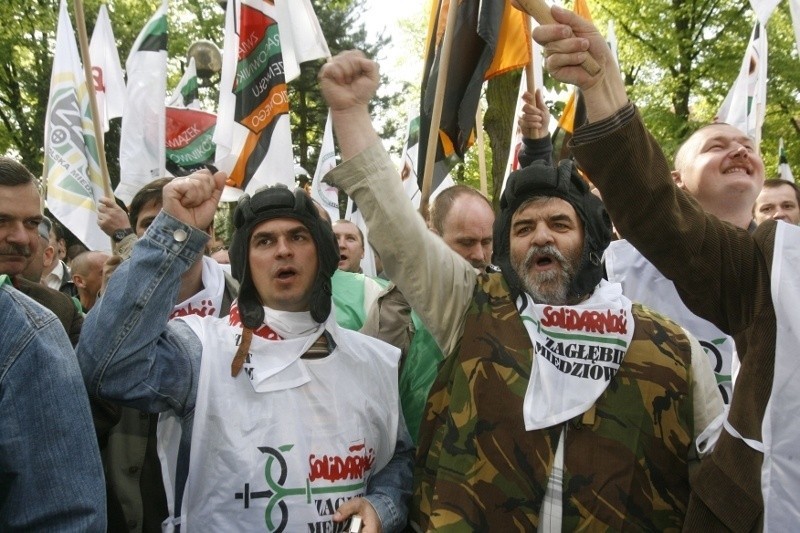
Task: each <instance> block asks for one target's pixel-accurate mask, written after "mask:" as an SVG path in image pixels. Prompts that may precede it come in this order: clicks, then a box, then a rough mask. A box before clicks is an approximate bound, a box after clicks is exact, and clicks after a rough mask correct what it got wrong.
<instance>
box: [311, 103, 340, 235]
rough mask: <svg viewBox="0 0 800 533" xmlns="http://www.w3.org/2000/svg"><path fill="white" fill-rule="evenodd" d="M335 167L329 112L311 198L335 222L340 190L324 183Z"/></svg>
mask: <svg viewBox="0 0 800 533" xmlns="http://www.w3.org/2000/svg"><path fill="white" fill-rule="evenodd" d="M335 166H336V152H335V150H334V145H333V127H332V125H331V112H330V111H328V119H327V120H326V121H325V133H323V135H322V146H321V147H320V149H319V159H317V170H316V171H315V172H314V180H313V181H312V182H311V198H313V199H314V200H316V201H317V203H319V205H321V206H322V207H324V208H325V211H327V212H328V214H329V215H330V217H331V221H333V222H336V220H338V219H339V189H337V188H336V187H334V186H332V185H328V184H327V183H323V181H322V178H324V177H325V174H327V173H328V172H329V171H330V170H331V169H332V168H334V167H335Z"/></svg>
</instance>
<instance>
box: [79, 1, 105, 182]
mask: <svg viewBox="0 0 800 533" xmlns="http://www.w3.org/2000/svg"><path fill="white" fill-rule="evenodd" d="M73 2H74V5H75V25H76V26H77V27H78V44H79V45H80V48H81V57H82V58H83V73H84V77H85V78H86V89H87V90H88V91H89V102H90V105H91V107H92V127H93V128H94V136H95V139H97V158H98V159H99V160H100V161H99V163H100V175H101V176H102V177H103V192H104V193H105V195H106V196H108V197H109V198H114V191H113V190H112V189H111V179H110V178H109V175H108V164H107V163H106V147H105V143H104V141H103V131H102V129H101V128H100V121H99V120H97V117H99V116H100V114H99V112H98V108H97V96H96V95H95V90H94V77H93V76H92V60H91V57H90V56H89V36H88V34H87V33H86V17H84V15H83V0H73Z"/></svg>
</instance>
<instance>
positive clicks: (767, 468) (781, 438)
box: [761, 222, 800, 532]
mask: <svg viewBox="0 0 800 533" xmlns="http://www.w3.org/2000/svg"><path fill="white" fill-rule="evenodd" d="M771 284H772V287H771V290H772V302H773V305H774V307H775V318H776V319H777V334H776V342H775V375H774V377H773V380H772V394H771V395H770V398H769V402H768V403H767V409H766V412H765V413H764V422H763V425H762V428H761V432H762V438H763V440H764V442H763V444H764V463H763V465H762V468H761V490H762V494H763V496H764V531H765V532H767V531H775V532H783V531H795V530H796V529H797V527H798V524H800V425H798V422H797V416H798V413H800V388H798V379H800V349H798V346H800V304H798V302H800V227H798V226H792V225H789V224H786V223H785V222H778V227H777V230H776V232H775V252H774V256H773V259H772V271H771Z"/></svg>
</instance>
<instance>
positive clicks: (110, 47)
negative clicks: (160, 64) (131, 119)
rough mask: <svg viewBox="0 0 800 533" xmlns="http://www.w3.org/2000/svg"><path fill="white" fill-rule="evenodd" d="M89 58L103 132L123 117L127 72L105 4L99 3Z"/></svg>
mask: <svg viewBox="0 0 800 533" xmlns="http://www.w3.org/2000/svg"><path fill="white" fill-rule="evenodd" d="M89 57H90V58H91V60H92V77H93V78H94V91H95V96H96V98H97V110H98V113H99V114H100V117H99V120H101V121H102V124H103V131H108V121H109V120H110V119H112V118H117V117H121V116H122V114H123V111H124V108H125V75H124V74H123V73H122V66H121V65H120V63H119V54H118V53H117V43H116V40H115V39H114V32H113V31H112V30H111V19H110V18H109V17H108V8H107V7H106V5H105V4H102V5H101V6H100V11H99V12H98V14H97V22H95V25H94V31H93V32H92V41H91V43H89Z"/></svg>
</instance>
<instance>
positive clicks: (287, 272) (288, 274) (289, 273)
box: [275, 267, 297, 281]
mask: <svg viewBox="0 0 800 533" xmlns="http://www.w3.org/2000/svg"><path fill="white" fill-rule="evenodd" d="M296 275H297V271H296V270H295V269H294V268H290V267H285V268H280V269H278V271H277V272H276V273H275V277H276V278H278V279H279V280H281V281H287V280H290V279H292V278H294V277H295V276H296Z"/></svg>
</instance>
